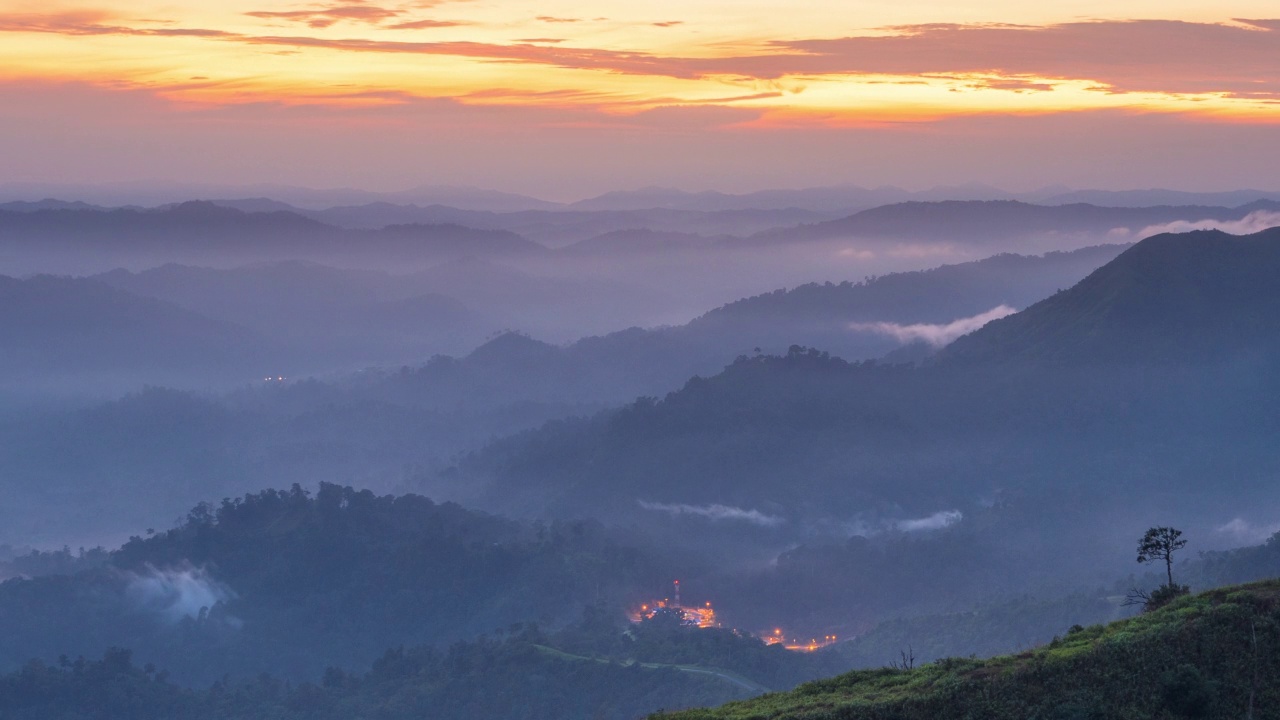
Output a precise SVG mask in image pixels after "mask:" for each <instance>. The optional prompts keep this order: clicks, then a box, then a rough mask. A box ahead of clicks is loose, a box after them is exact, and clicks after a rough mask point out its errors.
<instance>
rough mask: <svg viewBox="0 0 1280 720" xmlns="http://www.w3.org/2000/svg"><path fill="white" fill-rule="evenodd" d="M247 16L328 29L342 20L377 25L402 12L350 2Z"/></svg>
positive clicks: (254, 13)
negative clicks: (288, 21)
mask: <svg viewBox="0 0 1280 720" xmlns="http://www.w3.org/2000/svg"><path fill="white" fill-rule="evenodd" d="M245 15H248V16H249V17H255V18H261V19H270V20H292V21H295V22H301V23H305V24H306V25H308V26H310V27H313V28H327V27H329V26H331V25H334V24H335V23H337V22H339V21H342V20H350V21H354V22H363V23H370V24H377V23H380V22H382V21H383V20H389V19H391V18H394V17H399V16H400V11H399V10H390V9H388V8H383V7H378V6H376V5H367V4H364V3H361V2H350V3H345V4H340V5H329V6H321V7H318V8H315V9H312V10H285V11H278V10H258V11H255V12H247V13H245Z"/></svg>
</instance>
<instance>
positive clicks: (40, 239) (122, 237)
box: [0, 201, 546, 264]
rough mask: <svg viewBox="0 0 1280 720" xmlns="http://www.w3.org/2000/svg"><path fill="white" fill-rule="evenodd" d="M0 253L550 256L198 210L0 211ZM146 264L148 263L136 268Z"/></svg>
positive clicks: (195, 204) (448, 229)
mask: <svg viewBox="0 0 1280 720" xmlns="http://www.w3.org/2000/svg"><path fill="white" fill-rule="evenodd" d="M0 250H4V251H7V252H9V253H11V254H12V255H14V256H17V257H24V256H28V255H43V256H49V255H57V254H61V256H62V257H64V258H65V260H66V262H68V263H74V262H77V261H79V262H82V263H85V264H87V263H93V262H98V263H101V262H110V258H113V257H115V258H120V260H116V261H115V262H116V264H119V263H120V262H121V261H123V260H124V259H126V258H130V257H135V258H141V259H145V260H146V261H147V262H148V263H149V264H156V260H160V261H161V262H163V261H171V262H172V261H191V260H200V259H208V260H210V261H214V260H216V261H219V262H221V263H223V264H225V263H226V262H227V261H228V259H236V258H238V259H239V260H240V261H242V262H245V261H253V260H272V259H312V260H318V259H343V258H346V259H352V258H360V257H362V256H364V257H366V258H368V257H372V256H378V257H380V258H382V259H383V260H384V261H398V262H409V263H414V262H416V263H420V264H421V263H435V262H440V261H443V260H448V259H451V258H456V257H463V256H482V257H483V256H519V257H528V256H532V255H537V254H540V253H545V252H546V248H544V247H543V246H541V245H538V244H537V243H534V242H532V241H530V240H527V239H525V238H523V237H520V236H519V235H516V234H515V233H512V232H508V231H505V230H476V229H473V228H468V227H463V226H460V225H456V224H437V225H422V224H407V225H392V226H389V227H385V228H382V229H379V230H349V229H345V228H339V227H335V226H333V225H328V224H325V223H322V222H320V221H317V220H314V219H311V218H308V217H304V216H302V215H300V214H298V213H295V212H290V211H282V210H274V211H269V212H245V211H242V210H237V209H234V208H229V207H223V206H221V205H217V204H215V203H211V202H204V201H192V202H184V203H181V204H178V205H172V206H166V207H162V208H155V209H112V210H102V209H84V208H76V209H69V208H63V207H58V208H44V209H38V210H30V211H12V210H10V211H5V210H0ZM138 261H141V260H138Z"/></svg>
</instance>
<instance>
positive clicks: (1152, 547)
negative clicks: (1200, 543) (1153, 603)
mask: <svg viewBox="0 0 1280 720" xmlns="http://www.w3.org/2000/svg"><path fill="white" fill-rule="evenodd" d="M1186 545H1187V541H1186V540H1183V539H1182V531H1181V530H1177V529H1174V528H1171V527H1153V528H1150V529H1148V530H1147V533H1146V534H1145V535H1143V536H1142V539H1141V540H1139V541H1138V562H1140V563H1148V562H1156V561H1157V560H1163V561H1164V569H1165V573H1166V574H1167V575H1168V576H1169V587H1174V584H1173V553H1174V552H1175V551H1177V550H1181V549H1182V548H1184V547H1186Z"/></svg>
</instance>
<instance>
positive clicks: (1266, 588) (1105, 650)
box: [663, 580, 1280, 720]
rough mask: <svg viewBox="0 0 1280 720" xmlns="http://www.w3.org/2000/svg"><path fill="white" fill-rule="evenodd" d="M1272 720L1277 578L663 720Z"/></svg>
mask: <svg viewBox="0 0 1280 720" xmlns="http://www.w3.org/2000/svg"><path fill="white" fill-rule="evenodd" d="M1251 702H1252V708H1253V711H1252V717H1254V718H1259V719H1261V718H1280V580H1269V581H1265V582H1261V583H1253V584H1249V585H1241V586H1236V587H1228V588H1222V589H1218V590H1213V591H1210V592H1206V593H1203V594H1200V595H1196V596H1192V597H1186V598H1181V599H1179V600H1178V601H1176V602H1174V603H1173V604H1171V605H1169V606H1168V607H1165V608H1162V609H1160V610H1158V611H1155V612H1152V613H1148V614H1145V615H1141V616H1139V617H1135V618H1132V619H1129V620H1123V621H1120V622H1116V623H1112V624H1110V625H1105V626H1104V625H1096V626H1093V627H1090V628H1085V629H1083V630H1077V631H1075V632H1072V633H1069V634H1068V635H1067V636H1066V637H1065V638H1062V639H1059V640H1055V641H1054V642H1052V643H1050V644H1048V645H1045V646H1042V647H1040V648H1037V649H1035V650H1033V651H1028V652H1024V653H1020V654H1017V655H1006V656H1002V657H997V658H992V659H990V660H968V659H954V658H953V659H948V660H941V661H938V662H936V663H932V664H930V665H925V666H922V667H918V668H915V669H913V670H906V671H902V670H894V669H891V668H885V669H880V670H864V671H856V672H852V673H848V674H845V675H841V676H839V677H836V678H832V679H829V680H822V681H818V682H813V683H808V684H806V685H802V686H800V687H799V688H797V689H796V690H794V691H792V692H788V693H773V694H769V695H764V696H761V697H759V698H755V699H753V700H747V701H742V702H735V703H730V704H728V705H725V706H723V707H720V708H716V709H705V710H690V711H686V712H682V713H675V714H672V715H666V716H663V717H665V718H668V719H669V720H731V719H732V720H748V719H751V720H756V719H761V720H763V719H764V718H771V719H778V720H782V719H788V720H828V719H835V718H850V719H852V718H857V719H864V718H865V719H867V720H870V719H876V720H882V719H883V720H889V719H894V720H898V719H901V720H916V719H919V720H946V719H948V718H975V719H976V718H987V719H992V720H1000V719H1003V718H1010V719H1012V718H1018V719H1019V720H1021V719H1023V718H1046V719H1047V718H1064V719H1065V718H1125V719H1129V718H1134V719H1136V718H1180V717H1204V718H1246V717H1250V715H1249V708H1250V704H1251Z"/></svg>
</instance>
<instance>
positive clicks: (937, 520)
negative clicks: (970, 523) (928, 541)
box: [894, 510, 964, 532]
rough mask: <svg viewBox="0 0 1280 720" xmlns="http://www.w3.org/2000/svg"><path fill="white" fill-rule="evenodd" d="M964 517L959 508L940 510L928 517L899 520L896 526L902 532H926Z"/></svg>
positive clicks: (954, 522) (948, 525) (952, 523)
mask: <svg viewBox="0 0 1280 720" xmlns="http://www.w3.org/2000/svg"><path fill="white" fill-rule="evenodd" d="M963 519H964V514H963V513H961V512H960V511H959V510H940V511H938V512H936V513H934V514H932V515H929V516H927V517H922V518H915V519H912V520H899V521H897V522H896V523H894V527H895V528H897V529H898V530H901V531H902V532H925V531H929V530H941V529H943V528H945V527H950V526H952V525H955V524H956V523H958V522H960V521H961V520H963Z"/></svg>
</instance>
